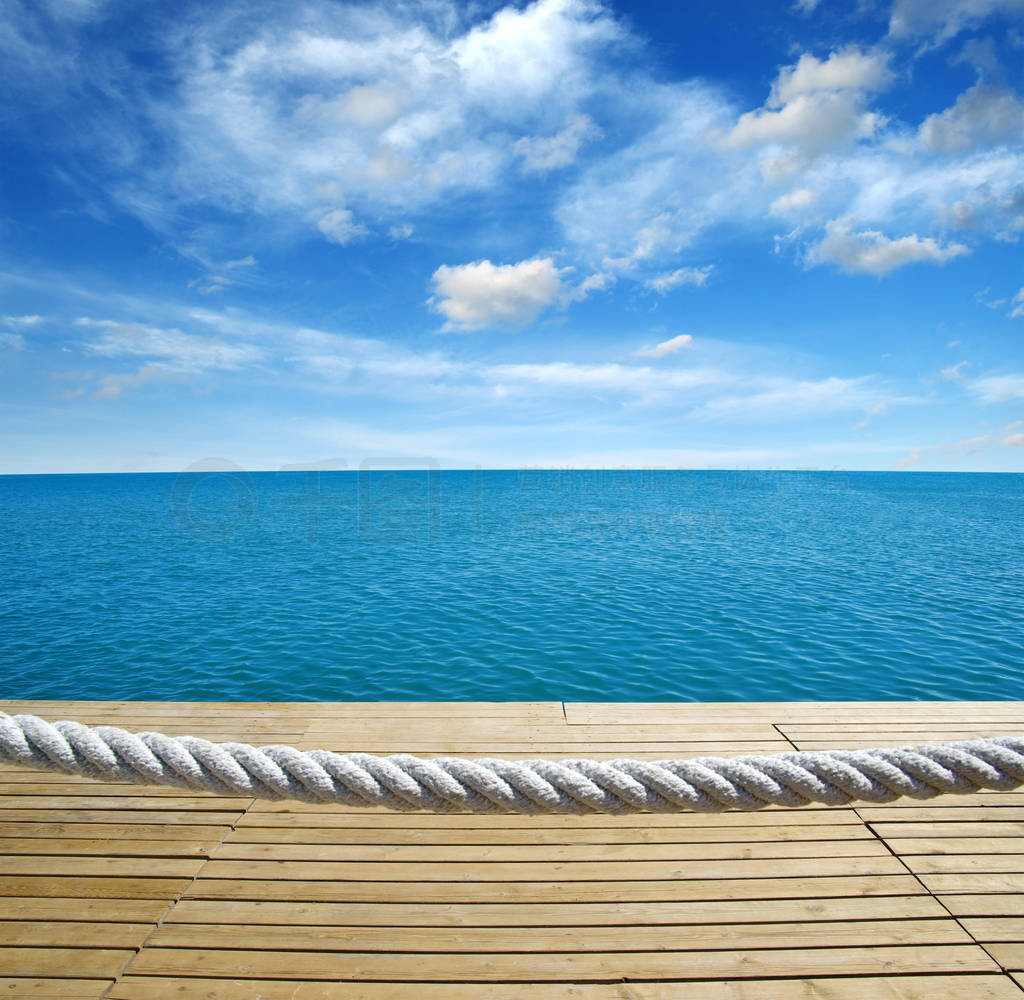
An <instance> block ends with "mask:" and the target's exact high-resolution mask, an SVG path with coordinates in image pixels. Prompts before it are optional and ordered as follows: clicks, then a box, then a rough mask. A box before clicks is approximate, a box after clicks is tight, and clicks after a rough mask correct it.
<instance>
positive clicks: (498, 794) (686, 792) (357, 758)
mask: <svg viewBox="0 0 1024 1000" xmlns="http://www.w3.org/2000/svg"><path fill="white" fill-rule="evenodd" d="M0 763H8V764H20V765H23V766H25V767H34V768H38V769H41V770H45V771H60V772H62V773H64V774H80V775H85V776H86V777H88V778H95V779H97V780H100V781H128V782H132V783H135V784H148V785H173V786H175V787H178V788H189V789H193V790H197V791H207V792H214V793H215V794H218V795H246V796H253V797H256V798H263V799H299V800H301V801H303V802H337V803H342V804H344V805H348V806H383V807H385V808H388V809H398V810H402V811H406V812H408V811H414V810H430V811H432V812H474V813H628V812H679V811H684V810H691V811H694V812H720V811H721V810H723V809H744V810H752V809H763V808H764V807H765V806H768V805H779V806H804V805H808V804H810V803H812V802H821V803H825V804H826V805H846V804H847V803H849V802H855V801H865V802H891V801H892V800H893V799H897V798H900V797H901V796H904V795H906V796H910V797H912V798H917V799H930V798H933V797H934V796H936V795H942V794H944V793H947V792H953V793H958V794H967V793H970V792H976V791H978V790H979V789H983V788H990V789H999V790H1001V791H1006V790H1009V789H1013V788H1017V787H1019V786H1020V785H1024V738H1018V737H1001V738H998V739H981V738H978V739H973V740H965V741H962V742H958V743H945V744H939V745H933V746H918V747H903V748H900V749H879V750H822V751H817V752H814V753H799V752H792V753H778V754H772V755H770V756H762V755H758V756H747V757H733V758H722V757H701V758H697V759H694V760H661V761H656V762H651V761H639V760H613V761H596V760H563V761H549V760H526V761H510V760H492V759H484V760H462V759H461V758H459V757H437V758H435V759H433V760H422V759H420V758H418V757H412V756H409V755H407V754H396V755H395V756H392V757H374V756H371V755H369V754H362V753H350V754H338V753H331V752H330V751H327V750H311V751H302V750H296V749H294V748H293V747H285V746H266V747H253V746H249V745H247V744H245V743H210V742H209V741H208V740H203V739H199V738H198V737H195V736H165V735H163V734H161V733H137V734H135V733H129V732H126V731H125V730H123V729H117V728H115V727H113V726H98V727H96V728H91V727H89V726H83V725H81V724H80V723H77V722H56V723H52V724H51V723H49V722H44V721H43V720H42V719H39V718H37V717H36V716H34V715H14V716H11V715H7V714H5V713H2V712H0Z"/></svg>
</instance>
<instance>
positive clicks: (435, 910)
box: [165, 895, 1024, 928]
mask: <svg viewBox="0 0 1024 1000" xmlns="http://www.w3.org/2000/svg"><path fill="white" fill-rule="evenodd" d="M952 898H957V897H952ZM985 898H990V897H985ZM997 898H1003V897H997ZM1016 912H1024V911H1022V910H1020V909H1019V910H1017V911H1016ZM946 916H947V911H946V909H945V908H944V907H943V905H942V904H941V903H939V902H938V900H936V899H933V898H932V897H930V896H924V895H919V896H856V897H837V898H833V899H744V900H712V901H703V900H701V901H692V902H686V903H625V902H621V901H617V902H610V903H559V904H551V903H405V902H395V903H309V902H306V903H299V902H292V901H288V902H279V903H278V902H249V901H245V900H236V901H232V902H221V901H218V900H204V899H184V900H181V901H180V902H178V903H177V904H176V905H175V906H174V908H173V909H172V910H171V911H170V913H169V914H168V915H167V918H166V920H165V924H168V925H169V924H175V923H186V924H195V923H200V924H216V923H221V924H245V925H256V924H284V925H290V926H294V927H313V926H328V927H333V926H345V925H355V926H361V927H547V928H550V927H560V926H576V927H581V926H588V925H594V926H607V925H612V926H617V927H628V926H630V925H640V926H658V925H661V924H677V925H681V924H702V925H710V924H732V923H756V922H766V923H772V922H786V921H790V922H792V921H811V920H819V921H826V920H829V921H830V920H897V919H899V920H912V919H924V918H929V917H939V918H945V917H946Z"/></svg>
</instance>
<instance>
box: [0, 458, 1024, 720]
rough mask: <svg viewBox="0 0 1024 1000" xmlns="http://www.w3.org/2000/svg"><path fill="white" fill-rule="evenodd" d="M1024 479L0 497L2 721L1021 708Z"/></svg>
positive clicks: (724, 480)
mask: <svg viewBox="0 0 1024 1000" xmlns="http://www.w3.org/2000/svg"><path fill="white" fill-rule="evenodd" d="M1022 523H1024V476H1019V475H966V474H955V475H946V474H929V473H801V472H788V473H787V472H781V473H780V472H671V471H646V472H629V471H614V472H608V471H604V472H599V471H594V472H553V471H539V470H532V471H513V472H483V473H474V472H437V471H434V472H428V471H415V470H409V471H403V472H384V471H375V472H370V471H364V472H358V473H357V472H330V473H328V472H324V473H305V472H279V473H255V474H246V473H231V474H198V473H196V474H188V475H184V476H176V475H96V476H8V477H0V574H2V576H0V584H2V586H0V696H3V697H9V698H68V699H76V698H77V699H167V700H240V701H275V700H356V699H369V700H424V699H429V700H435V699H440V700H448V699H464V700H548V699H551V700H557V699H565V700H576V701H579V700H584V701H598V700H610V701H636V700H639V701H656V700H686V701H691V700H693V701H774V700H802V699H813V700H847V699H853V700H858V699H868V700H874V699H936V698H937V699H1020V698H1022V697H1024V601H1022V597H1024V532H1022V528H1021V525H1022Z"/></svg>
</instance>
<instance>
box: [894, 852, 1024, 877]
mask: <svg viewBox="0 0 1024 1000" xmlns="http://www.w3.org/2000/svg"><path fill="white" fill-rule="evenodd" d="M901 860H902V861H903V863H904V864H905V865H906V866H907V867H908V868H909V869H910V870H911V871H912V872H917V873H919V874H922V875H925V874H928V875H934V874H945V873H950V872H956V873H961V872H963V873H974V872H1012V873H1015V874H1024V856H1022V855H1020V854H1009V855H1004V854H924V855H916V854H910V855H907V856H906V857H904V858H901Z"/></svg>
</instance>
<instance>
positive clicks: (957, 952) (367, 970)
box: [130, 945, 998, 982]
mask: <svg viewBox="0 0 1024 1000" xmlns="http://www.w3.org/2000/svg"><path fill="white" fill-rule="evenodd" d="M840 960H841V961H842V964H843V970H844V972H845V973H847V974H848V975H880V974H883V973H886V972H889V971H891V970H892V969H894V968H898V969H900V970H901V971H904V972H997V971H998V968H997V966H996V965H995V963H994V962H993V961H992V959H991V958H990V957H989V956H988V955H987V954H986V953H985V951H984V950H983V949H982V948H981V947H979V946H978V945H941V946H922V945H905V946H893V947H880V948H843V949H833V948H809V949H790V948H776V949H766V950H763V951H747V950H740V949H733V950H725V951H714V952H702V951H675V952H616V953H610V954H602V953H597V952H595V953H586V954H581V953H553V954H550V955H547V954H529V955H508V954H473V955H444V956H442V957H440V958H437V957H432V956H428V955H420V954H417V955H406V954H401V955H388V954H379V953H378V954H371V953H355V952H352V953H349V952H337V953H333V954H332V953H327V952H310V951H245V950H228V949H210V950H204V949H194V950H193V949H184V948H153V947H147V948H144V949H143V950H142V951H141V952H140V953H139V954H138V956H137V957H136V959H135V961H134V962H133V963H132V966H131V969H130V971H131V973H132V974H134V975H142V974H145V975H176V974H186V975H200V976H203V975H205V976H223V977H225V978H239V977H242V976H249V977H251V978H263V977H270V978H273V977H278V978H292V979H300V980H304V979H348V980H359V979H376V980H380V979H384V980H397V981H406V982H431V981H433V982H437V981H444V982H450V981H454V982H459V981H466V980H470V981H477V982H480V981H483V982H516V981H524V982H566V981H567V982H582V981H587V980H598V981H600V980H609V979H620V978H630V979H632V978H636V979H644V978H649V979H668V978H671V979H707V978H727V979H757V978H762V977H765V976H779V975H785V976H794V975H798V976H808V975H810V976H813V975H823V974H828V973H832V972H834V970H835V968H836V964H837V962H838V961H840Z"/></svg>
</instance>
